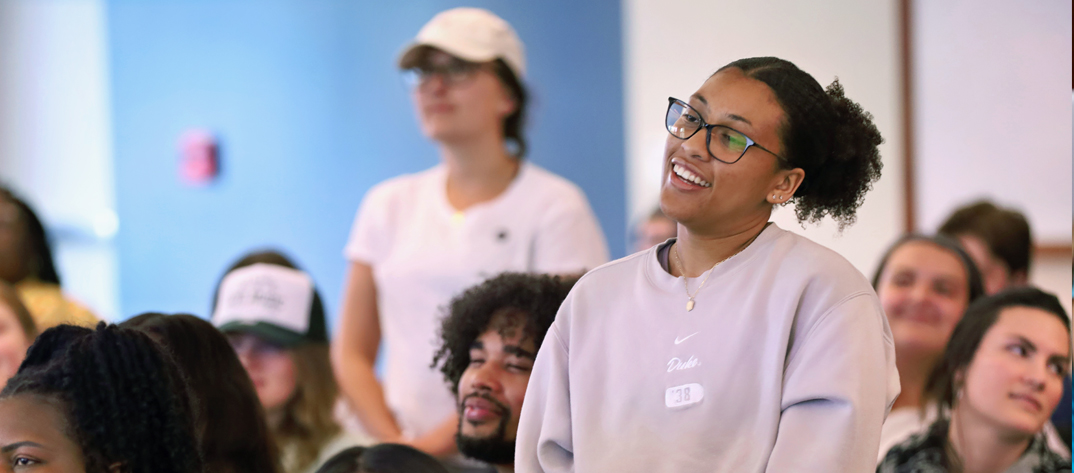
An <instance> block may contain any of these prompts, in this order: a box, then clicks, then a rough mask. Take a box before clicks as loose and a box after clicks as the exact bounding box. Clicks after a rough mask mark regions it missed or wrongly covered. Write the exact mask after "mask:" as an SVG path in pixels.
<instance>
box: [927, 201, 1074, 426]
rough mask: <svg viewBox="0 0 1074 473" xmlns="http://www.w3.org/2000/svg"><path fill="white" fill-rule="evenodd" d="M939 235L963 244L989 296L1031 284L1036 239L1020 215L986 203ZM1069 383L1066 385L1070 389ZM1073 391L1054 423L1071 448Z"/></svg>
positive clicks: (951, 220)
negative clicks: (953, 238)
mask: <svg viewBox="0 0 1074 473" xmlns="http://www.w3.org/2000/svg"><path fill="white" fill-rule="evenodd" d="M940 233H942V234H945V235H949V236H952V237H955V238H958V240H959V241H960V242H961V243H962V246H963V247H965V248H966V251H967V252H969V254H970V256H972V257H973V260H974V261H975V262H976V263H977V267H978V268H979V269H980V270H981V275H982V277H983V278H984V287H985V293H986V294H995V293H996V292H997V291H1000V290H1003V289H1006V288H1008V287H1014V286H1024V285H1026V284H1028V283H1029V269H1030V266H1029V265H1030V261H1031V260H1032V258H1033V236H1032V233H1031V232H1030V229H1029V222H1028V221H1027V220H1026V217H1025V215H1023V214H1022V213H1021V212H1019V211H1017V210H1014V209H1010V208H1002V207H998V206H996V205H995V204H994V203H992V202H989V201H987V200H980V201H977V202H973V203H970V204H968V205H966V206H963V207H960V208H959V209H957V210H955V212H954V213H953V214H951V216H950V217H948V218H947V220H946V221H945V222H944V223H943V225H941V226H940ZM1069 384H1070V380H1069V379H1068V380H1067V383H1066V385H1068V386H1069ZM1070 394H1071V390H1070V388H1069V387H1068V388H1065V389H1064V390H1063V401H1062V402H1060V403H1059V408H1058V409H1056V410H1055V415H1053V416H1052V422H1053V423H1054V424H1055V426H1056V427H1058V428H1059V430H1060V431H1062V432H1065V433H1066V435H1065V436H1064V438H1065V440H1064V441H1063V444H1064V445H1065V446H1067V447H1069V445H1070V433H1069V432H1070V426H1071V424H1070V420H1068V419H1069V418H1070V416H1071V404H1070V403H1071V397H1070Z"/></svg>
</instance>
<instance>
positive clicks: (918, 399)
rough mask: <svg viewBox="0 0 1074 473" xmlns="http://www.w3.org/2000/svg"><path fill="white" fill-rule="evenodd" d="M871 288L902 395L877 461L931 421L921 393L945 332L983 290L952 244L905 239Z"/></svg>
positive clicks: (946, 335) (977, 276) (973, 267)
mask: <svg viewBox="0 0 1074 473" xmlns="http://www.w3.org/2000/svg"><path fill="white" fill-rule="evenodd" d="M873 287H874V288H875V289H876V295H877V297H878V298H879V299H880V305H881V307H883V309H884V313H885V314H886V315H887V318H888V324H889V325H890V326H891V335H892V338H893V339H894V341H895V365H896V366H897V367H898V369H899V383H900V385H901V387H902V391H901V393H900V394H899V397H898V398H897V399H895V403H894V404H893V405H892V406H891V412H890V413H889V414H888V416H887V419H885V421H884V427H883V429H882V430H881V434H880V450H879V452H878V461H879V459H880V458H883V456H884V454H885V453H887V451H888V449H889V448H891V446H893V445H895V444H897V443H899V442H901V441H903V440H905V439H906V438H907V437H909V436H910V435H912V434H915V433H918V432H920V431H922V430H924V429H925V428H926V427H927V426H928V425H929V424H930V423H932V421H933V420H934V419H935V416H936V405H935V403H930V402H929V401H928V399H927V396H926V393H925V384H926V382H927V381H928V376H929V374H930V373H932V371H933V370H934V369H935V367H936V363H937V362H938V361H939V360H940V359H941V358H942V357H943V351H944V347H945V346H947V340H948V339H949V338H950V336H951V331H953V330H954V329H955V325H956V324H957V323H958V321H959V320H960V319H961V318H962V314H963V312H965V310H966V308H967V307H969V305H970V303H972V302H973V301H974V300H976V299H977V298H978V297H980V296H981V295H982V294H983V292H984V290H983V288H982V285H981V274H980V273H979V272H978V271H977V266H976V265H975V264H974V263H973V260H972V259H971V258H970V256H969V255H968V254H967V253H966V252H965V251H964V250H963V249H962V248H961V247H960V246H959V244H958V242H956V241H954V240H952V239H950V238H947V237H943V236H936V237H929V236H924V235H907V236H904V237H902V238H900V239H899V240H898V241H896V242H895V243H894V244H893V245H891V247H890V248H889V249H888V251H887V253H886V254H885V255H884V257H883V258H882V259H881V260H880V265H879V267H878V268H877V271H876V274H875V275H874V276H873Z"/></svg>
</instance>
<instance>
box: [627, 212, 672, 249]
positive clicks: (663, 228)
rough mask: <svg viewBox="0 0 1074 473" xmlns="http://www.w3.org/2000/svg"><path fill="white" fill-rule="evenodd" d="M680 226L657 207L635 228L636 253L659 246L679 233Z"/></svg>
mask: <svg viewBox="0 0 1074 473" xmlns="http://www.w3.org/2000/svg"><path fill="white" fill-rule="evenodd" d="M678 225H679V224H677V223H675V221H674V220H672V219H670V218H668V216H667V215H664V212H663V211H661V210H660V207H659V206H657V207H656V208H655V209H653V211H652V213H650V214H649V216H648V217H647V218H646V219H645V220H644V221H642V222H641V223H639V224H638V226H637V227H635V228H634V252H635V253H636V252H639V251H645V250H648V249H649V248H652V247H654V246H656V245H659V244H661V243H663V242H665V241H668V239H669V238H674V237H675V235H676V234H677V233H678Z"/></svg>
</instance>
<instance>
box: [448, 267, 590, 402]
mask: <svg viewBox="0 0 1074 473" xmlns="http://www.w3.org/2000/svg"><path fill="white" fill-rule="evenodd" d="M576 281H578V278H577V277H565V276H550V275H546V274H523V273H503V274H500V275H499V276H496V277H493V278H491V279H488V280H486V281H485V282H483V283H481V284H478V285H476V286H473V287H471V288H469V289H467V290H466V291H464V292H463V293H462V294H459V295H458V296H455V298H454V299H452V300H451V303H450V304H449V305H448V313H447V316H446V317H444V320H443V322H442V324H441V327H440V349H439V350H437V352H436V355H435V356H433V364H432V367H434V368H435V367H437V366H438V365H441V362H442V363H443V364H442V366H440V371H441V372H442V373H444V379H445V380H446V381H447V382H448V383H449V384H450V385H451V392H452V393H458V392H459V378H461V377H462V373H463V372H464V371H466V367H467V366H469V365H470V346H471V345H472V344H473V343H474V340H477V338H478V337H480V336H481V335H482V334H483V333H485V332H487V331H488V330H490V329H494V328H495V329H496V330H499V331H500V333H501V334H505V333H507V332H509V331H511V330H513V329H515V328H517V327H522V334H523V338H532V339H533V344H534V346H535V347H536V348H538V349H539V348H540V347H541V342H543V341H544V336H545V334H546V333H547V332H548V328H549V327H551V326H552V321H553V320H555V319H556V312H557V311H559V306H560V304H562V303H563V299H564V298H566V297H567V293H568V292H570V290H571V287H573V286H574V283H575V282H576ZM507 311H510V312H509V313H510V314H511V315H512V317H509V318H508V319H507V320H506V323H504V324H498V325H499V326H497V327H491V326H490V324H491V323H492V319H493V317H494V316H496V315H498V314H505V313H508V312H507Z"/></svg>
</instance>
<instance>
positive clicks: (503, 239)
mask: <svg viewBox="0 0 1074 473" xmlns="http://www.w3.org/2000/svg"><path fill="white" fill-rule="evenodd" d="M496 241H498V242H500V243H507V229H506V228H501V229H500V230H499V231H497V232H496Z"/></svg>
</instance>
